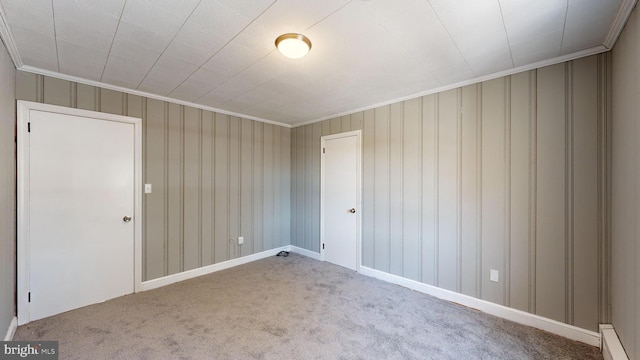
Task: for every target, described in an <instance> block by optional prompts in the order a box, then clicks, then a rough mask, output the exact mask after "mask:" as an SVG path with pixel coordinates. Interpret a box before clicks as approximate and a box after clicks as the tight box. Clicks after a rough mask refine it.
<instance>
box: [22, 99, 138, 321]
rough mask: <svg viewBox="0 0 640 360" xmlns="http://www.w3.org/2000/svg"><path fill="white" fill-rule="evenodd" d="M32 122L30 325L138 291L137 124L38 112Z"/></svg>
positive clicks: (29, 246)
mask: <svg viewBox="0 0 640 360" xmlns="http://www.w3.org/2000/svg"><path fill="white" fill-rule="evenodd" d="M29 122H30V124H29V127H30V132H29V134H28V138H29V139H28V142H29V149H28V162H27V163H28V169H25V171H28V179H29V183H28V192H29V194H28V204H23V205H25V206H26V207H27V209H28V218H29V219H28V234H29V235H28V259H26V260H27V263H28V270H27V272H28V277H29V278H28V280H27V281H28V284H29V288H28V291H29V294H28V295H27V296H28V297H29V298H30V299H27V302H28V317H27V319H24V318H23V319H21V322H22V323H24V322H25V320H26V321H32V320H37V319H41V318H44V317H47V316H51V315H54V314H58V313H61V312H64V311H68V310H71V309H75V308H79V307H82V306H86V305H89V304H94V303H97V302H101V301H105V300H108V299H111V298H114V297H118V296H121V295H125V294H130V293H132V292H133V290H134V220H133V218H134V178H135V177H134V173H135V171H134V166H135V162H134V160H135V157H134V147H135V136H134V135H135V132H134V124H133V123H126V122H119V121H108V120H102V119H95V118H86V117H80V116H73V115H66V114H60V113H51V112H45V111H34V110H31V111H30V113H29ZM25 280H26V279H25ZM21 295H22V296H24V294H21ZM20 310H21V309H19V312H20ZM22 310H26V309H22Z"/></svg>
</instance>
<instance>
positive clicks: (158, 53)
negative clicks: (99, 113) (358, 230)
mask: <svg viewBox="0 0 640 360" xmlns="http://www.w3.org/2000/svg"><path fill="white" fill-rule="evenodd" d="M635 2H636V0H396V1H392V0H0V6H1V8H0V15H1V16H2V18H1V19H0V20H3V21H4V24H0V33H1V34H2V37H3V40H4V41H5V43H6V44H7V47H8V48H9V51H10V53H11V55H12V58H13V59H14V62H15V63H16V66H17V67H18V68H20V69H23V70H26V71H32V72H38V73H44V74H48V75H54V76H59V77H63V78H65V77H66V78H69V79H73V78H74V77H77V78H81V79H84V80H80V81H84V82H86V83H91V84H96V85H101V86H107V87H110V88H126V89H128V90H129V91H132V92H134V93H146V94H153V96H155V97H167V98H172V99H177V100H179V101H181V102H182V103H193V104H197V106H200V107H203V108H213V109H216V110H219V111H222V112H225V113H233V114H242V115H243V116H246V117H249V118H255V119H263V120H270V121H274V122H278V123H282V124H288V125H297V124H301V123H306V122H310V121H314V120H320V119H325V118H330V117H333V116H337V115H341V114H345V113H349V112H353V111H354V110H358V109H363V108H368V107H372V106H373V105H378V104H382V103H388V102H392V101H396V100H399V99H404V98H409V97H413V96H418V95H422V94H427V93H430V92H434V91H437V90H442V89H446V88H451V87H453V86H458V85H461V84H465V83H469V82H473V81H477V80H482V79H486V78H490V77H495V76H499V75H504V74H507V73H512V72H516V71H521V70H525V69H529V68H533V67H535V66H540V65H544V64H551V63H555V62H560V61H563V60H567V59H571V58H577V57H580V56H584V55H589V54H593V53H598V52H602V51H606V50H608V49H610V48H611V47H612V46H613V42H615V40H616V38H617V36H618V34H619V32H620V31H621V29H622V26H623V25H624V23H625V22H626V20H627V18H628V16H629V13H630V11H631V9H632V8H633V6H634V5H635ZM286 32H301V33H304V34H305V35H307V36H308V37H309V38H310V39H311V41H312V43H313V47H312V49H311V51H310V52H309V54H308V55H307V56H306V57H304V58H302V59H298V60H291V59H288V58H285V57H284V56H282V55H281V54H279V53H278V52H277V50H276V49H275V46H274V41H275V38H276V37H277V36H278V35H280V34H283V33H286ZM76 80H77V79H76Z"/></svg>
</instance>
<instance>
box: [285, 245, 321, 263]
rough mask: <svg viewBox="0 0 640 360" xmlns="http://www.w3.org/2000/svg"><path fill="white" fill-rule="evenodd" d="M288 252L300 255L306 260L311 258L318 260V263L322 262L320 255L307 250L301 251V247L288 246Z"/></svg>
mask: <svg viewBox="0 0 640 360" xmlns="http://www.w3.org/2000/svg"><path fill="white" fill-rule="evenodd" d="M289 251H291V252H293V253H296V254H300V255H303V256H306V257H308V258H312V259H314V260H318V261H321V260H322V259H321V258H320V253H317V252H314V251H311V250H307V249H303V248H301V247H297V246H294V245H291V246H290V249H289Z"/></svg>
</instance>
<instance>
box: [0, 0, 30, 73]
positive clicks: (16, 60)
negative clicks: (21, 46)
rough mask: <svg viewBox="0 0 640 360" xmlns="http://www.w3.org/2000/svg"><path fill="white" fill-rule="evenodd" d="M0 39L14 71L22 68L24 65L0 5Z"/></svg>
mask: <svg viewBox="0 0 640 360" xmlns="http://www.w3.org/2000/svg"><path fill="white" fill-rule="evenodd" d="M0 37H1V38H2V42H3V43H4V46H5V47H6V48H7V52H9V56H11V60H12V61H13V65H14V66H15V67H16V69H19V68H21V67H23V66H24V63H23V62H22V58H21V57H20V53H19V52H18V48H17V47H16V42H15V41H14V40H13V34H12V33H11V29H9V25H8V24H7V17H6V15H5V13H4V8H3V7H2V4H0Z"/></svg>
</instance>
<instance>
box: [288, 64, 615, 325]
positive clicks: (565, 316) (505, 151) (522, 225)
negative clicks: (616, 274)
mask: <svg viewBox="0 0 640 360" xmlns="http://www.w3.org/2000/svg"><path fill="white" fill-rule="evenodd" d="M609 61H610V60H609V57H608V55H598V56H591V57H587V58H583V59H580V60H576V61H571V62H568V63H563V64H558V65H554V66H549V67H545V68H541V69H538V70H534V71H528V72H524V73H520V74H516V75H512V76H507V77H503V78H499V79H496V80H491V81H486V82H483V83H479V84H474V85H469V86H465V87H462V88H458V89H454V90H450V91H446V92H442V93H438V94H434V95H429V96H424V97H422V98H417V99H413V100H408V101H403V102H399V103H395V104H392V105H388V106H382V107H379V108H376V109H373V110H367V111H364V112H358V113H354V114H351V115H348V116H343V117H341V118H336V119H331V120H326V121H323V122H319V123H314V124H309V125H305V126H301V127H296V128H294V129H293V130H292V140H291V141H292V152H291V163H292V190H291V196H292V205H291V206H292V214H293V216H292V222H291V233H292V245H295V246H299V247H302V248H305V249H308V250H311V251H316V252H317V251H319V242H320V239H319V226H320V225H319V224H320V223H319V220H320V215H319V203H320V186H319V185H320V182H319V180H320V152H319V151H320V137H321V136H322V135H328V134H334V133H337V132H342V131H348V130H355V129H362V132H363V209H362V218H363V223H362V229H363V232H362V234H363V235H362V237H363V248H362V254H363V257H362V263H363V265H364V266H367V267H371V268H374V269H377V270H381V271H384V272H388V273H391V274H395V275H400V276H403V277H406V278H409V279H413V280H417V281H421V282H423V283H427V284H431V285H435V286H439V287H442V288H445V289H448V290H452V291H456V292H459V293H463V294H466V295H470V296H474V297H477V298H481V299H485V300H488V301H491V302H494V303H497V304H502V305H506V306H510V307H513V308H516V309H521V310H524V311H528V312H531V313H535V314H539V315H542V316H545V317H548V318H551V319H555V320H558V321H561V322H565V323H569V324H574V325H576V326H579V327H582V328H586V329H590V330H594V331H597V328H598V323H600V322H607V321H608V307H607V306H608V304H607V299H608V293H607V291H608V282H607V271H606V266H605V264H606V260H607V256H608V247H607V241H606V239H607V236H606V232H607V221H606V219H607V211H606V187H607V182H606V177H603V176H602V175H601V174H604V173H605V170H604V166H606V159H605V154H606V152H605V149H606V146H607V121H606V119H607V109H608V107H607V94H608V92H607V84H608V79H609V76H608V73H607V69H608V68H609V66H608V62H609ZM490 269H497V270H499V271H500V282H499V283H493V282H490V281H489V270H490Z"/></svg>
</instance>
